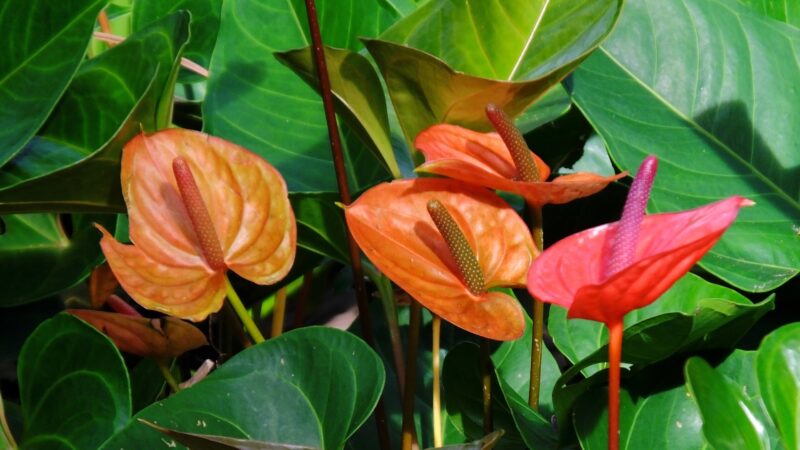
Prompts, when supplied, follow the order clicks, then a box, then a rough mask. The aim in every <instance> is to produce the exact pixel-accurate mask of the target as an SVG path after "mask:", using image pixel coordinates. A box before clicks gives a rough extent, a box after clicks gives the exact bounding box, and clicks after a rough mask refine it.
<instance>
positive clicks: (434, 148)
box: [414, 124, 625, 206]
mask: <svg viewBox="0 0 800 450" xmlns="http://www.w3.org/2000/svg"><path fill="white" fill-rule="evenodd" d="M414 146H415V147H416V148H417V149H419V151H421V152H422V153H423V154H424V155H425V164H422V165H421V166H419V167H418V168H417V170H418V171H420V172H426V173H431V174H436V175H442V176H446V177H449V178H454V179H456V180H463V181H465V182H467V183H470V184H477V185H480V186H486V187H489V188H492V189H499V190H502V191H507V192H513V193H515V194H518V195H521V196H522V197H523V198H525V201H526V202H527V203H528V204H530V205H534V206H543V205H546V204H551V203H552V204H560V203H568V202H570V201H572V200H575V199H577V198H581V197H586V196H589V195H592V194H594V193H597V192H599V191H601V190H602V189H603V188H605V187H606V186H607V185H608V183H611V182H612V181H614V180H618V179H620V178H622V177H624V176H625V174H624V173H622V174H618V175H615V176H612V177H603V176H601V175H597V174H593V173H584V172H581V173H573V174H569V175H563V176H560V177H558V178H556V179H554V180H553V181H550V182H547V181H536V182H525V181H520V180H519V177H518V173H517V168H516V166H515V165H514V160H513V159H512V157H511V153H510V152H509V150H508V148H507V147H506V145H505V143H503V139H502V138H501V137H500V136H499V135H498V134H497V133H478V132H476V131H472V130H469V129H466V128H462V127H459V126H455V125H448V124H439V125H434V126H432V127H430V128H428V129H426V130H425V131H423V132H422V133H420V134H419V135H417V138H416V139H415V140H414ZM531 156H533V158H534V160H535V162H536V167H537V169H538V172H539V176H540V178H541V179H542V180H546V179H547V178H548V177H549V176H550V168H549V167H548V166H547V164H545V162H544V161H542V160H541V158H539V157H538V156H536V154H535V153H533V152H531Z"/></svg>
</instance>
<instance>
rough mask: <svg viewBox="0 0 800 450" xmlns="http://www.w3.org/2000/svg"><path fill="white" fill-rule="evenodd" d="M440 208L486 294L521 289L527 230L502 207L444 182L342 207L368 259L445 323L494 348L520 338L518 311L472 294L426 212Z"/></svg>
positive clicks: (420, 183) (403, 185) (506, 302)
mask: <svg viewBox="0 0 800 450" xmlns="http://www.w3.org/2000/svg"><path fill="white" fill-rule="evenodd" d="M430 200H438V201H439V202H441V203H442V204H443V205H444V206H445V207H446V208H447V210H448V211H449V213H450V214H451V215H452V216H453V219H454V220H455V222H456V223H457V224H458V226H459V228H461V230H462V232H463V233H464V235H465V237H466V239H467V241H468V242H469V244H470V247H471V248H472V250H473V251H474V253H475V256H476V257H477V260H478V264H479V265H480V268H481V270H482V272H483V276H484V280H485V285H486V288H491V287H497V286H515V287H516V286H524V285H525V274H526V273H527V270H528V267H529V266H530V263H531V261H532V260H533V257H534V255H535V254H536V250H535V247H534V245H533V241H532V239H531V237H530V233H529V232H528V229H527V227H526V226H525V223H524V222H523V221H522V219H520V218H519V216H518V215H517V214H516V212H515V211H514V210H513V209H512V208H511V207H510V206H508V204H506V203H505V202H504V201H503V200H502V199H500V198H499V197H497V196H496V195H494V194H492V193H491V192H489V191H486V190H484V189H481V188H477V187H471V186H464V185H463V183H460V182H457V181H453V180H444V179H414V180H402V181H394V182H392V183H383V184H380V185H377V186H375V187H373V188H372V189H370V190H368V191H367V192H366V193H364V194H363V195H362V196H361V197H360V198H359V199H358V200H357V201H356V202H354V203H353V204H352V205H350V206H349V207H347V209H346V212H345V216H346V218H347V225H348V226H349V228H350V231H351V232H352V234H353V237H354V238H355V240H356V242H358V245H359V247H361V249H362V250H363V251H364V253H365V254H366V255H367V257H368V258H369V259H370V260H371V261H372V262H373V263H374V264H375V266H377V267H378V269H380V270H381V272H383V273H384V274H386V276H388V277H389V278H390V279H392V281H394V282H395V283H397V285H398V286H400V288H402V289H403V290H405V291H406V292H407V293H408V294H409V295H411V296H412V297H413V298H415V299H416V300H418V301H419V302H420V303H422V305H424V306H425V307H426V308H428V309H430V310H431V311H432V312H433V313H435V314H437V315H439V316H440V317H442V319H444V320H447V321H448V322H451V323H452V324H454V325H456V326H458V327H461V328H463V329H465V330H467V331H470V332H472V333H475V334H477V335H480V336H484V337H487V338H491V339H496V340H511V339H516V338H518V337H520V336H521V335H522V333H523V331H524V329H525V320H524V315H523V312H522V308H521V307H520V305H519V302H517V300H516V299H514V298H512V297H511V296H509V295H506V294H504V293H501V292H492V291H488V292H485V293H483V294H481V295H474V294H472V293H470V291H469V289H468V287H467V286H466V284H465V282H464V280H463V279H462V278H461V276H460V275H459V274H460V272H459V269H458V268H457V267H456V262H455V260H454V258H453V256H452V254H451V253H450V249H449V248H448V246H447V244H446V242H445V240H444V238H443V237H442V235H441V234H440V233H439V230H438V229H437V228H436V225H435V224H434V222H433V219H431V217H430V215H429V213H428V209H427V205H428V202H429V201H430Z"/></svg>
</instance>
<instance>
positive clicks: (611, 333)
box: [608, 320, 623, 450]
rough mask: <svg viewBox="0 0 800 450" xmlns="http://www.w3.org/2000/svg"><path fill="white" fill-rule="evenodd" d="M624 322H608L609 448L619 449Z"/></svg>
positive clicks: (611, 449)
mask: <svg viewBox="0 0 800 450" xmlns="http://www.w3.org/2000/svg"><path fill="white" fill-rule="evenodd" d="M622 330H623V322H622V321H621V320H620V321H618V322H616V323H611V324H608V450H619V376H620V364H621V363H622Z"/></svg>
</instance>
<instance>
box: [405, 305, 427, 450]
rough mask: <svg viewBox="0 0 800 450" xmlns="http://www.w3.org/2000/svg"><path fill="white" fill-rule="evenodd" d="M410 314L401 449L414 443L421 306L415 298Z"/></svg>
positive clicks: (408, 447)
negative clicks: (415, 392)
mask: <svg viewBox="0 0 800 450" xmlns="http://www.w3.org/2000/svg"><path fill="white" fill-rule="evenodd" d="M410 308H411V315H410V317H409V319H408V351H407V352H406V355H407V357H406V375H405V376H406V391H405V393H404V394H403V445H402V449H403V450H411V447H412V445H414V444H416V442H415V441H416V439H415V436H414V435H415V431H416V430H415V429H414V391H415V390H416V385H417V350H418V348H419V329H420V322H421V321H420V318H421V316H422V306H420V304H419V302H417V301H416V300H414V301H412V302H411V306H410Z"/></svg>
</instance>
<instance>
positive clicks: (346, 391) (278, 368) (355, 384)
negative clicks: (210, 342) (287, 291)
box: [103, 327, 385, 450]
mask: <svg viewBox="0 0 800 450" xmlns="http://www.w3.org/2000/svg"><path fill="white" fill-rule="evenodd" d="M384 377H385V374H384V371H383V367H382V364H381V361H380V358H378V356H377V355H376V354H375V352H373V351H372V350H371V349H370V348H369V347H368V346H367V345H366V344H365V343H364V342H363V341H361V340H360V339H358V338H356V337H355V336H353V335H352V334H350V333H347V332H343V331H339V330H336V329H332V328H322V327H307V328H301V329H298V330H295V331H291V332H289V333H286V334H284V335H282V336H280V337H279V338H276V339H271V340H269V341H267V342H265V343H263V344H260V345H256V346H254V347H251V348H249V349H247V350H245V351H243V352H241V353H239V354H238V355H236V356H235V357H233V358H232V359H231V360H229V361H228V362H226V363H225V364H224V365H223V366H222V367H220V368H219V369H217V370H216V371H214V372H212V373H211V375H209V376H208V377H206V378H205V379H203V380H202V381H201V382H199V383H197V384H196V385H194V386H192V387H191V388H188V389H185V390H183V391H181V392H179V393H177V394H175V395H173V396H171V397H170V398H168V399H167V400H164V401H162V402H158V403H156V404H154V405H152V406H150V407H148V408H145V409H144V410H142V411H141V412H139V413H138V414H137V415H136V419H145V420H147V421H149V422H152V423H154V424H156V425H158V426H161V427H164V428H168V429H171V430H176V431H180V432H183V433H199V434H213V435H218V436H227V437H233V438H241V439H249V440H258V441H264V442H280V443H285V444H293V445H305V446H309V447H313V448H341V447H342V446H343V445H344V443H345V441H346V440H347V438H348V437H349V436H350V435H352V434H353V432H354V431H355V430H357V429H358V428H359V427H360V426H361V425H362V424H363V423H364V421H365V420H366V419H367V418H368V417H369V415H370V413H371V412H372V409H373V408H374V407H375V404H376V402H377V401H378V398H379V396H380V394H381V391H382V389H383V383H384ZM162 438H163V436H162V435H161V434H160V433H159V432H157V431H155V430H153V429H151V428H149V427H147V426H145V425H143V424H141V423H139V422H138V421H137V420H132V421H131V422H130V423H129V424H128V425H127V426H126V427H125V429H124V430H123V431H121V432H120V433H119V434H117V435H116V436H114V438H112V439H111V440H110V441H109V442H107V443H106V444H105V446H104V447H103V448H104V449H107V450H110V449H117V448H120V447H126V448H158V447H159V446H163V445H164V442H162ZM167 442H168V445H170V446H177V445H178V444H177V443H176V442H175V441H174V440H172V441H170V440H167Z"/></svg>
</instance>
